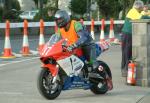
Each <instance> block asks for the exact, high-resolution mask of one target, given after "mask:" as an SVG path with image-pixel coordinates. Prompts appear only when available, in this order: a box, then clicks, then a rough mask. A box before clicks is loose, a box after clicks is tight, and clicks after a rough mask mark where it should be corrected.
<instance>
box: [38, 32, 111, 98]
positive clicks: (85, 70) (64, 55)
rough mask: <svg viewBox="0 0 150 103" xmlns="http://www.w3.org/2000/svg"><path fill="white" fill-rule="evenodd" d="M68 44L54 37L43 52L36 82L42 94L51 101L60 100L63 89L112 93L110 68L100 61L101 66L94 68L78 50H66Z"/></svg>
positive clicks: (41, 52)
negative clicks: (108, 79) (109, 81)
mask: <svg viewBox="0 0 150 103" xmlns="http://www.w3.org/2000/svg"><path fill="white" fill-rule="evenodd" d="M66 42H67V40H65V39H60V37H59V36H57V35H56V34H54V35H52V36H51V38H50V40H49V41H48V42H47V43H46V44H45V45H44V47H43V49H42V50H41V51H40V60H41V62H42V69H41V71H40V73H39V75H38V80H37V86H38V90H39V92H40V94H41V95H42V96H43V97H45V98H46V99H49V100H52V99H55V98H57V97H58V96H59V95H60V93H61V91H62V90H70V89H84V90H88V89H89V90H91V91H92V92H93V93H94V94H105V93H106V92H107V91H108V90H109V88H108V86H107V85H108V84H107V81H106V80H107V78H112V74H111V71H110V68H109V66H108V65H107V64H106V63H105V62H103V61H98V64H99V66H98V67H97V68H96V69H93V67H92V66H91V64H90V63H89V62H87V60H86V59H85V58H84V55H83V53H82V52H81V51H80V50H79V49H78V48H77V49H75V50H73V51H72V52H69V51H67V49H66ZM79 51H80V52H79Z"/></svg>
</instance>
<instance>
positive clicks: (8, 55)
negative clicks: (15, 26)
mask: <svg viewBox="0 0 150 103" xmlns="http://www.w3.org/2000/svg"><path fill="white" fill-rule="evenodd" d="M9 35H10V22H9V21H8V20H7V21H6V28H5V44H4V53H3V55H2V56H1V57H0V58H4V59H11V58H15V56H14V55H13V54H12V49H11V44H10V39H9Z"/></svg>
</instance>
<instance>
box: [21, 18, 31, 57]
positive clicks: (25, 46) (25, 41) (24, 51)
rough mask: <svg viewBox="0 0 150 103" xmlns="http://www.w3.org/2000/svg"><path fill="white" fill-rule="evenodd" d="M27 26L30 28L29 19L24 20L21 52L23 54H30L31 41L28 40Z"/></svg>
mask: <svg viewBox="0 0 150 103" xmlns="http://www.w3.org/2000/svg"><path fill="white" fill-rule="evenodd" d="M27 28H28V21H27V20H24V34H23V47H22V50H21V53H22V55H23V56H28V55H30V50H29V42H28V29H27Z"/></svg>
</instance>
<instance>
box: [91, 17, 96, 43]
mask: <svg viewBox="0 0 150 103" xmlns="http://www.w3.org/2000/svg"><path fill="white" fill-rule="evenodd" d="M91 36H92V38H93V39H94V40H95V37H94V19H92V20H91Z"/></svg>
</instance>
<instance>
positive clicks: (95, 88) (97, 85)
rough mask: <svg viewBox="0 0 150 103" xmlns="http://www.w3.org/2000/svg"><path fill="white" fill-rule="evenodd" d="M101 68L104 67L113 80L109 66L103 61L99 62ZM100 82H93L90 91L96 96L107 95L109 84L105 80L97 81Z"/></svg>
mask: <svg viewBox="0 0 150 103" xmlns="http://www.w3.org/2000/svg"><path fill="white" fill-rule="evenodd" d="M98 63H99V66H102V67H103V69H104V71H105V73H106V75H108V76H109V78H111V79H112V74H111V71H110V68H109V66H108V65H107V64H106V63H105V62H103V61H98ZM96 72H97V73H100V72H99V70H98V68H97V70H96ZM97 81H99V82H92V86H91V88H90V90H91V91H92V92H93V93H94V94H105V93H106V92H107V91H108V87H107V82H106V81H104V80H97Z"/></svg>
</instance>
